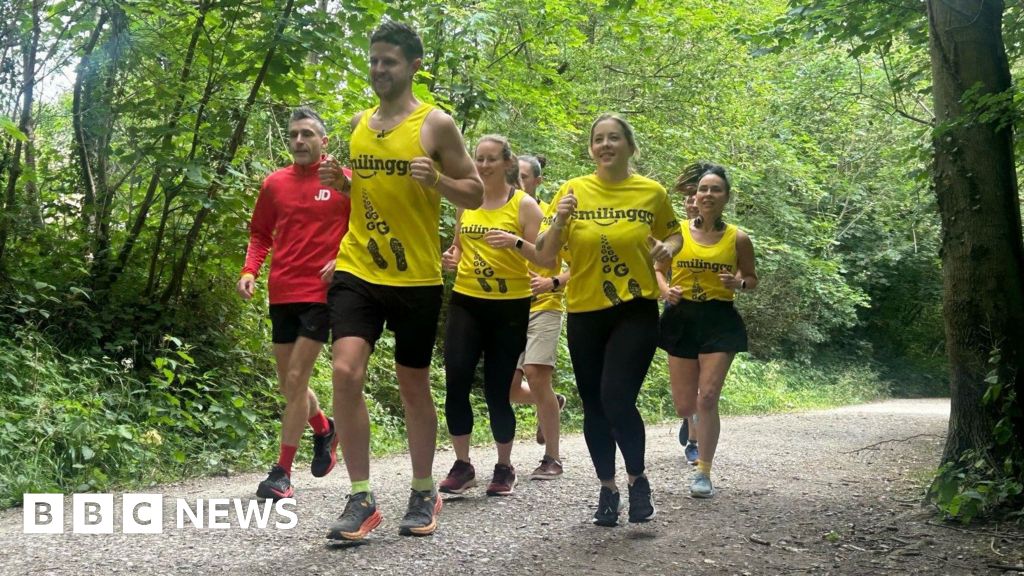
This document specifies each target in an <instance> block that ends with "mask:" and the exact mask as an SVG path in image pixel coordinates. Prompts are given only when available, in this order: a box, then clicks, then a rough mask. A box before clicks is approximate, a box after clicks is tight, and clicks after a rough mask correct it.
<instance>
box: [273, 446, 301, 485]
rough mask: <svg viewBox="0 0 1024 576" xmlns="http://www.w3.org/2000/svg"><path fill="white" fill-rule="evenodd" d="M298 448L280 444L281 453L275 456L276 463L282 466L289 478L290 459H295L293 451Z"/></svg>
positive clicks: (290, 472) (290, 475)
mask: <svg viewBox="0 0 1024 576" xmlns="http://www.w3.org/2000/svg"><path fill="white" fill-rule="evenodd" d="M298 449H299V447H298V446H289V445H287V444H281V454H280V455H279V456H278V457H277V465H278V466H280V467H281V468H284V471H285V472H286V473H287V474H288V477H289V478H291V477H292V460H295V451H296V450H298Z"/></svg>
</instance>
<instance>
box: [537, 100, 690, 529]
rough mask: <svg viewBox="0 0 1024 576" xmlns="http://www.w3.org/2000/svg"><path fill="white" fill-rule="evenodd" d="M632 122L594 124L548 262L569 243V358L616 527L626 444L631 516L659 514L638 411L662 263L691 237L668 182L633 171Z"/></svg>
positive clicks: (561, 207) (609, 517)
mask: <svg viewBox="0 0 1024 576" xmlns="http://www.w3.org/2000/svg"><path fill="white" fill-rule="evenodd" d="M636 152H637V146H636V139H635V138H634V136H633V128H632V126H630V125H629V123H628V122H626V121H625V120H624V119H622V118H620V117H618V116H615V115H611V114H604V115H601V116H599V117H598V118H597V120H595V121H594V123H593V124H592V125H591V127H590V156H591V158H593V159H594V162H595V164H596V168H597V169H596V172H595V173H593V174H589V175H587V176H581V177H578V178H573V179H572V180H569V181H568V182H566V183H565V184H564V185H563V186H562V187H561V189H560V190H559V191H558V194H556V195H555V198H554V199H553V200H552V206H553V207H554V210H553V211H552V210H549V215H551V216H553V220H552V222H551V227H550V228H548V229H547V230H546V231H545V232H544V233H543V234H542V235H541V237H540V239H539V240H538V241H537V242H538V249H539V251H540V253H541V256H542V258H544V259H546V260H551V259H553V258H554V256H555V254H556V253H557V252H558V250H559V249H560V248H561V247H562V245H563V244H564V245H565V246H566V247H567V249H568V255H569V257H568V259H569V261H570V262H571V265H570V266H571V269H572V278H573V279H572V282H570V283H569V286H568V287H567V289H566V300H567V309H568V316H567V320H566V325H567V329H568V340H569V355H570V357H571V358H572V365H573V370H574V371H575V373H576V386H577V388H578V389H579V394H580V399H581V400H582V402H583V433H584V437H585V438H586V441H587V448H588V449H589V451H590V458H591V460H592V461H593V463H594V469H595V471H596V472H597V478H598V480H600V482H601V490H600V494H599V497H598V506H597V511H596V512H595V513H594V523H595V524H598V525H600V526H615V525H616V524H617V523H618V517H619V513H620V511H621V508H622V507H621V502H620V496H619V489H618V486H617V485H616V482H615V448H616V445H618V448H619V450H620V451H621V452H622V456H623V459H624V460H625V463H626V474H627V475H628V477H629V521H630V522H645V521H647V520H650V519H651V518H653V517H654V514H655V509H654V503H653V501H652V500H651V485H650V482H649V481H648V479H647V477H646V476H645V462H644V452H645V435H644V421H643V418H642V417H641V416H640V411H639V410H637V407H636V399H637V396H638V395H639V393H640V387H641V385H642V384H643V381H644V378H645V377H646V375H647V369H648V368H650V365H651V360H652V359H653V357H654V351H655V348H656V346H657V325H658V302H657V298H658V283H657V280H656V279H655V277H654V268H653V263H654V261H656V260H668V259H671V258H672V256H673V255H675V253H676V252H677V251H678V250H679V246H680V243H681V242H682V238H681V237H680V235H679V222H678V221H677V220H676V217H675V214H674V213H673V212H672V205H671V204H670V203H669V200H668V193H667V192H666V191H665V188H664V187H662V186H661V185H660V184H658V183H657V182H655V181H653V180H651V179H649V178H645V177H643V176H640V175H638V174H634V173H633V171H632V169H631V168H630V158H632V157H633V155H634V154H636Z"/></svg>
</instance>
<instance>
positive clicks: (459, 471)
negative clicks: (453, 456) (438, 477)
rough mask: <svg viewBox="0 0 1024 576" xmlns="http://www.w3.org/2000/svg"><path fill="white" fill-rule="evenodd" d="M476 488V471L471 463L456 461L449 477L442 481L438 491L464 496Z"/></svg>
mask: <svg viewBox="0 0 1024 576" xmlns="http://www.w3.org/2000/svg"><path fill="white" fill-rule="evenodd" d="M474 486H476V470H474V469H473V465H472V464H470V463H469V462H463V461H462V460H456V461H455V464H453V465H452V469H451V471H449V472H448V476H447V477H446V478H445V479H444V480H442V481H441V485H440V486H438V490H440V491H441V492H444V493H445V494H462V493H463V492H465V491H466V490H469V489H470V488H472V487H474Z"/></svg>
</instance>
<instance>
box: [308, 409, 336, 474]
mask: <svg viewBox="0 0 1024 576" xmlns="http://www.w3.org/2000/svg"><path fill="white" fill-rule="evenodd" d="M327 422H328V423H330V425H331V429H330V430H328V431H327V433H326V434H322V435H317V434H314V435H313V463H312V464H310V466H309V470H310V472H312V473H313V476H316V477H317V478H321V477H323V476H327V475H328V474H330V472H331V470H333V469H334V465H335V464H337V463H338V440H340V437H339V436H338V433H337V432H335V431H334V418H328V419H327Z"/></svg>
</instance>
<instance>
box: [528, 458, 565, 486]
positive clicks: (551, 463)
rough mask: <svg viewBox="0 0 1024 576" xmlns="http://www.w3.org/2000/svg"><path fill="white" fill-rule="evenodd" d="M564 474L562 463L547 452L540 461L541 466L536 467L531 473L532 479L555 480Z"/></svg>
mask: <svg viewBox="0 0 1024 576" xmlns="http://www.w3.org/2000/svg"><path fill="white" fill-rule="evenodd" d="M561 475H562V463H561V462H559V461H558V460H555V459H554V458H552V457H551V456H548V455H547V454H545V455H544V458H543V459H542V460H541V461H540V466H537V467H536V468H534V470H533V473H532V474H530V480H554V479H555V478H558V477H559V476H561Z"/></svg>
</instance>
